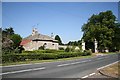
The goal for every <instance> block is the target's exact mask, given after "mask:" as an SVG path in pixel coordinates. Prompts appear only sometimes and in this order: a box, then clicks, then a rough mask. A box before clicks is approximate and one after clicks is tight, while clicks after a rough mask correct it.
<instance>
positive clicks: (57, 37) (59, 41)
mask: <svg viewBox="0 0 120 80" xmlns="http://www.w3.org/2000/svg"><path fill="white" fill-rule="evenodd" d="M55 40H58V43H59V45H62V41H61V38H60V37H59V36H58V35H56V36H55Z"/></svg>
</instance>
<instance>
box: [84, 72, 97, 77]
mask: <svg viewBox="0 0 120 80" xmlns="http://www.w3.org/2000/svg"><path fill="white" fill-rule="evenodd" d="M94 74H95V73H91V74H89V75H86V76H83V77H82V78H87V77H90V76H92V75H94Z"/></svg>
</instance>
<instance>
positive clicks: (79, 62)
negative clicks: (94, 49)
mask: <svg viewBox="0 0 120 80" xmlns="http://www.w3.org/2000/svg"><path fill="white" fill-rule="evenodd" d="M79 63H81V62H74V63H71V64H79Z"/></svg>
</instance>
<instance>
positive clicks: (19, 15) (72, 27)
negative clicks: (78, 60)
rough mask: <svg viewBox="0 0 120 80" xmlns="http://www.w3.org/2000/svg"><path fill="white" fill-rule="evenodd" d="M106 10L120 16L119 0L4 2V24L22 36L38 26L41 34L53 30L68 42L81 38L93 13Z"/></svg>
mask: <svg viewBox="0 0 120 80" xmlns="http://www.w3.org/2000/svg"><path fill="white" fill-rule="evenodd" d="M107 10H111V11H112V12H113V14H114V15H115V16H116V17H117V18H118V3H117V2H3V3H2V27H3V28H8V27H13V29H14V31H15V33H16V34H19V35H21V37H23V38H24V37H27V36H29V35H30V34H31V33H32V29H33V28H37V30H38V32H39V33H40V34H45V35H48V36H51V33H53V34H54V36H55V35H59V36H60V38H61V40H62V42H63V43H68V42H69V41H77V40H80V39H81V38H82V36H83V32H82V31H81V27H82V25H83V24H85V23H87V21H88V18H90V17H91V15H93V14H99V13H100V12H103V11H107Z"/></svg>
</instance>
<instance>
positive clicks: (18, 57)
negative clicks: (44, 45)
mask: <svg viewBox="0 0 120 80" xmlns="http://www.w3.org/2000/svg"><path fill="white" fill-rule="evenodd" d="M86 55H91V54H89V52H86V53H84V52H74V53H69V52H62V53H50V54H48V53H39V54H38V53H29V54H6V55H2V62H3V63H6V62H18V61H26V60H48V59H60V58H69V57H77V56H86Z"/></svg>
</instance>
